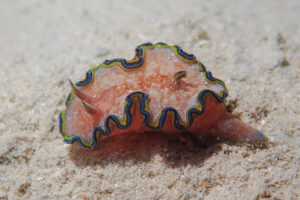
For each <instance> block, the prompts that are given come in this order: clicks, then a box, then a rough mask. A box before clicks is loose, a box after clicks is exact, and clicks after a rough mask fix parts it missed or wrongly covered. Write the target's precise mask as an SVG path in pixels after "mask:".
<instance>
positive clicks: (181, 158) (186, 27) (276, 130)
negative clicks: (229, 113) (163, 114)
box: [0, 0, 300, 200]
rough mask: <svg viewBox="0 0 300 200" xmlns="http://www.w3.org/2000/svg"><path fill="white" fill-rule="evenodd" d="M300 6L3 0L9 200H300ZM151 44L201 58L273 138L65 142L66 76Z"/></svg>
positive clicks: (0, 47)
mask: <svg viewBox="0 0 300 200" xmlns="http://www.w3.org/2000/svg"><path fill="white" fill-rule="evenodd" d="M299 10H300V2H299V1H296V0H295V1H294V0H291V1H288V0H282V1H264V2H262V1H258V0H257V1H250V0H249V1H243V2H242V1H201V2H200V1H196V0H195V1H179V2H175V1H143V2H141V1H138V0H135V1H102V2H98V1H87V2H83V1H82V2H79V1H73V0H69V1H63V2H62V1H58V0H56V1H54V0H48V1H37V0H32V1H21V0H20V1H5V0H1V1H0V77H1V78H0V105H1V107H0V199H82V197H84V195H86V196H87V197H88V198H91V199H253V200H256V199H295V200H296V199H299V198H300V189H299V188H300V174H299V165H300V147H299V145H300V122H299V119H300V103H299V102H300V37H299V36H300V25H299V18H300V13H299ZM147 41H151V42H158V41H161V42H166V43H168V44H178V45H180V46H181V47H182V48H183V49H184V50H185V51H187V52H189V53H193V54H194V55H196V56H197V58H198V59H199V60H200V61H201V62H203V63H204V64H205V65H206V66H207V68H208V70H210V71H212V72H213V74H214V76H215V77H217V78H220V79H222V80H224V81H225V83H226V85H227V87H228V89H229V92H230V96H229V98H228V100H237V101H238V105H237V107H236V109H235V110H234V112H235V113H236V114H239V115H240V116H241V118H242V119H243V120H244V121H245V122H248V123H250V124H251V125H253V126H254V127H257V128H258V129H260V130H262V131H263V132H264V133H265V134H266V135H267V136H269V138H270V141H271V142H270V144H269V145H268V146H267V147H265V148H253V147H251V145H243V146H239V145H232V144H229V143H227V142H225V143H220V144H217V145H212V146H210V147H208V148H196V149H194V151H189V150H188V148H187V147H186V145H185V144H183V143H180V142H179V141H178V140H176V139H175V140H166V139H165V138H164V137H163V136H161V135H157V134H154V135H151V134H148V135H140V136H137V135H134V134H129V135H126V136H124V137H122V138H109V139H108V138H107V139H108V140H106V141H103V145H102V147H100V148H99V149H97V150H94V151H87V150H82V149H81V148H80V147H78V145H67V144H63V142H62V137H61V136H60V134H59V130H58V121H57V115H58V112H59V111H60V110H62V109H63V108H64V104H63V101H64V100H65V98H66V96H67V93H68V92H69V91H70V86H69V84H68V82H67V79H68V78H71V79H72V80H73V81H78V80H80V79H81V78H83V77H84V76H85V71H86V70H87V69H89V68H90V67H93V66H95V65H96V64H98V63H100V62H102V61H104V60H105V59H110V58H115V57H125V58H128V59H129V58H132V56H133V54H134V49H135V47H136V46H137V45H139V44H141V43H144V42H147ZM107 50H109V52H110V53H109V54H107V53H108V52H107ZM103 52H104V53H103ZM97 54H107V55H104V56H102V57H97V56H96V55H97Z"/></svg>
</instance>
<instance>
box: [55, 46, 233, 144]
mask: <svg viewBox="0 0 300 200" xmlns="http://www.w3.org/2000/svg"><path fill="white" fill-rule="evenodd" d="M157 46H159V47H164V48H169V49H171V50H173V52H174V53H175V54H176V56H177V57H178V58H180V59H181V60H184V61H186V62H191V63H197V64H198V66H199V68H200V70H201V71H202V72H204V75H205V78H206V80H207V81H209V82H211V83H217V84H221V85H222V86H223V87H224V90H222V91H221V92H220V94H217V93H215V92H214V91H212V90H202V91H201V92H200V93H199V94H198V98H197V101H198V103H199V106H198V107H191V108H189V109H188V110H187V111H186V115H187V119H188V120H187V122H186V123H184V122H183V121H182V120H181V119H180V116H179V113H178V111H177V110H176V109H175V108H173V107H166V108H164V109H163V110H162V111H161V112H160V114H159V117H158V118H157V121H156V122H155V123H151V121H150V119H151V116H152V112H151V111H150V109H149V108H148V105H147V104H148V94H146V93H143V92H140V91H137V92H134V93H131V94H130V95H128V96H127V97H126V99H125V101H126V102H125V108H124V113H123V120H121V119H120V118H119V117H118V116H116V115H109V116H108V117H107V118H106V119H105V122H104V126H97V127H96V128H94V130H93V132H92V137H91V139H90V141H88V142H87V141H85V140H84V139H83V138H82V137H81V136H67V135H66V125H65V123H66V120H65V117H66V111H67V110H68V108H69V106H70V104H71V101H72V100H73V97H74V91H72V92H71V93H70V94H69V95H68V97H67V99H66V102H65V104H66V109H65V110H64V111H62V112H60V114H59V129H60V133H61V134H62V136H63V137H64V142H65V143H68V144H72V143H74V142H76V141H77V142H78V143H79V144H80V145H81V146H82V147H85V148H94V147H95V146H96V145H97V143H98V141H99V138H100V137H99V136H100V134H102V135H105V136H108V135H110V133H111V130H112V128H113V126H116V127H118V128H120V129H127V128H129V127H130V124H131V120H132V110H131V108H132V105H133V101H134V100H133V99H134V98H138V100H139V105H140V112H141V113H142V115H143V116H144V124H145V125H146V126H147V127H149V128H151V129H154V130H157V129H160V128H162V127H163V125H164V122H165V120H166V117H167V114H168V113H170V114H172V115H173V116H174V117H173V125H174V127H176V128H177V129H179V130H184V129H187V128H188V127H190V126H191V125H192V123H193V119H194V117H195V116H197V115H201V114H202V113H203V112H204V111H205V103H204V97H205V96H206V95H208V94H210V95H212V96H214V97H215V98H216V99H217V100H218V101H219V102H223V101H224V99H225V98H226V97H227V94H228V91H227V89H226V86H225V84H224V82H223V81H221V80H219V79H216V78H214V77H213V76H212V74H211V72H209V71H206V68H205V66H204V65H203V64H202V63H201V62H199V61H197V60H196V57H195V56H194V55H193V54H188V53H186V52H184V51H183V50H182V49H181V48H180V47H179V46H177V45H174V46H170V45H167V44H165V43H156V44H152V43H145V44H142V45H139V46H138V47H136V49H135V57H134V58H133V59H132V60H129V61H127V60H125V59H123V58H117V59H112V60H105V61H104V62H103V63H102V64H100V65H98V66H96V67H94V68H92V69H90V70H88V71H87V72H86V77H85V79H84V80H82V81H79V82H77V83H76V86H77V87H79V88H83V87H85V86H87V85H88V84H90V83H92V81H93V79H94V75H95V70H97V69H98V68H100V67H106V68H109V67H111V66H113V65H118V66H120V67H121V68H122V69H123V70H129V71H131V70H136V69H138V68H139V67H140V66H142V65H143V63H144V54H145V52H144V49H149V48H155V47H157Z"/></svg>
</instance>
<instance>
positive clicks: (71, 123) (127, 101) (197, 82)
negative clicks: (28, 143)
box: [59, 43, 267, 148]
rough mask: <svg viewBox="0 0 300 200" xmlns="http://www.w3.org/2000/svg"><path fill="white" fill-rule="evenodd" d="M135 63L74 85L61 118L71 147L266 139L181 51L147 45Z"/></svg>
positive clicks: (107, 68)
mask: <svg viewBox="0 0 300 200" xmlns="http://www.w3.org/2000/svg"><path fill="white" fill-rule="evenodd" d="M135 51H136V53H135V57H134V58H133V59H132V60H130V61H127V60H125V59H113V60H106V61H104V63H102V64H100V65H99V66H97V67H95V68H92V69H90V70H88V71H87V73H86V78H85V79H84V80H82V81H79V82H77V83H76V84H73V83H72V82H71V81H70V84H71V87H72V92H71V93H70V94H69V95H68V97H67V99H66V109H65V110H64V111H62V112H61V113H60V114H59V127H60V132H61V134H62V135H63V137H64V141H65V142H66V143H73V142H75V141H77V142H78V143H79V144H80V145H81V146H83V147H87V148H93V147H95V146H96V145H97V144H98V143H99V141H100V138H101V137H102V136H108V135H112V134H122V133H124V132H141V133H142V132H149V131H160V132H164V133H168V134H174V133H180V132H190V133H192V134H195V135H198V136H215V137H220V138H225V139H229V140H234V141H239V142H246V141H266V140H267V137H266V136H265V135H263V134H262V133H261V132H260V131H258V130H257V129H255V128H253V127H251V126H250V125H248V124H245V123H244V122H242V121H241V120H239V119H238V118H236V117H234V116H233V115H232V114H230V113H229V112H227V110H226V108H225V105H224V99H225V98H226V96H227V94H228V92H227V89H226V87H225V84H224V83H223V82H222V81H221V80H219V79H216V78H214V77H213V76H212V74H211V73H210V72H209V71H206V68H205V67H204V65H203V64H202V63H200V62H199V61H197V60H196V57H195V56H194V55H192V54H188V53H185V52H184V51H183V50H182V49H181V48H180V47H179V46H176V45H175V46H169V45H167V44H164V43H157V44H151V43H145V44H142V45H140V46H138V47H137V48H136V50H135Z"/></svg>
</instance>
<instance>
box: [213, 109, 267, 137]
mask: <svg viewBox="0 0 300 200" xmlns="http://www.w3.org/2000/svg"><path fill="white" fill-rule="evenodd" d="M215 135H216V136H217V137H221V138H227V139H230V140H233V141H238V142H267V141H268V137H267V136H265V135H264V134H263V133H262V132H260V131H259V130H257V129H255V128H253V127H252V126H250V125H248V124H246V123H244V122H242V121H241V120H239V119H238V118H236V117H234V116H233V115H231V114H230V113H226V114H225V115H224V117H223V118H222V119H220V120H219V121H218V122H217V124H216V131H215Z"/></svg>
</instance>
